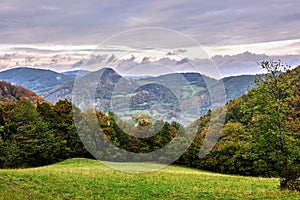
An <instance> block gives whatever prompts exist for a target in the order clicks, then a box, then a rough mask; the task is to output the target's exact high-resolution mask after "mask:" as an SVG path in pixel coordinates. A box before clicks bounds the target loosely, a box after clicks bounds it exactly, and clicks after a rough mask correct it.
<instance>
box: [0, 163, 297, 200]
mask: <svg viewBox="0 0 300 200" xmlns="http://www.w3.org/2000/svg"><path fill="white" fill-rule="evenodd" d="M130 165H131V166H132V167H136V168H137V169H139V168H144V167H151V165H152V164H138V163H130ZM278 184H279V180H278V179H275V178H254V177H242V176H231V175H221V174H216V173H210V172H205V171H199V170H194V169H189V168H183V167H177V166H168V167H166V168H164V169H162V170H160V171H156V172H149V173H134V174H133V173H125V172H121V171H116V170H113V169H111V168H108V167H106V166H105V165H103V164H102V163H100V162H99V161H96V160H89V159H80V158H78V159H70V160H66V161H64V162H61V163H58V164H54V165H50V166H45V167H39V168H30V169H10V170H0V199H3V200H9V199H12V200H15V199H22V200H23V199H31V200H33V199H44V200H45V199H299V198H300V193H297V192H280V191H279V190H278Z"/></svg>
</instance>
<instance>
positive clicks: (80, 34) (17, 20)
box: [0, 0, 300, 46]
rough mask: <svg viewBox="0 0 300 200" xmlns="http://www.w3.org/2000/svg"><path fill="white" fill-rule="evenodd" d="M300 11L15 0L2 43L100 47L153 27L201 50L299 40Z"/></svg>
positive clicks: (5, 5) (6, 6)
mask: <svg viewBox="0 0 300 200" xmlns="http://www.w3.org/2000/svg"><path fill="white" fill-rule="evenodd" d="M299 7H300V2H299V1H298V0H286V1H275V0H266V1H259V0H253V1H245V0H241V1H236V0H228V1H204V0H202V1H201V0H200V1H198V0H192V1H188V2H183V1H173V0H167V1H158V0H154V1H138V0H132V1H120V0H112V1H97V0H87V1H81V0H65V1H59V0H53V1H45V0H27V1H22V0H11V1H4V2H1V8H0V30H1V31H0V43H2V44H4V43H67V44H86V43H100V42H102V41H103V40H105V39H106V38H108V37H110V36H111V35H114V34H117V33H119V32H121V31H125V30H128V29H132V28H140V27H149V26H151V27H163V28H170V29H174V30H177V31H181V32H183V33H184V34H186V35H189V36H191V37H193V38H195V39H196V40H197V41H198V42H199V43H201V44H202V45H214V46H216V45H233V44H246V43H257V42H266V41H277V40H290V39H298V38H300V31H299V29H300V26H299V25H300V22H299V16H300V11H299V9H298V8H299ZM161 41H163V40H161ZM172 42H174V41H172Z"/></svg>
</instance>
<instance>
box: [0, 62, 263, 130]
mask: <svg viewBox="0 0 300 200" xmlns="http://www.w3.org/2000/svg"><path fill="white" fill-rule="evenodd" d="M257 76H258V75H242V76H231V77H226V78H223V79H220V80H216V79H214V78H211V77H208V76H205V75H201V74H199V73H193V72H188V73H176V74H175V73H174V74H166V75H161V76H156V77H150V76H139V77H137V76H134V77H133V76H131V77H123V76H121V75H120V74H119V73H117V72H116V71H114V70H113V69H111V68H102V69H100V70H98V71H95V72H89V71H84V70H77V71H68V72H64V73H58V72H54V71H51V70H43V69H33V68H24V67H22V68H14V69H10V70H7V71H3V72H0V80H4V81H7V82H10V83H12V84H14V85H18V86H22V87H25V88H28V89H30V90H33V91H34V92H36V93H37V94H39V95H41V96H43V97H45V99H47V100H48V101H50V102H52V103H55V102H56V101H58V100H59V99H69V100H73V102H74V103H75V104H76V105H77V106H79V107H80V108H82V109H85V108H88V107H96V108H97V109H99V110H101V111H104V112H108V111H109V110H113V111H114V112H116V113H117V114H118V115H121V116H122V117H125V118H127V119H129V118H130V117H132V116H133V115H135V114H138V113H141V112H143V113H146V114H149V115H152V116H155V118H160V119H164V120H167V121H170V120H172V119H175V120H179V121H181V122H182V119H181V120H180V118H182V117H183V116H182V115H184V117H183V118H185V119H189V118H190V119H191V120H192V119H194V118H195V117H196V116H197V117H198V116H201V115H204V114H205V113H206V112H207V111H208V109H210V108H211V104H212V103H213V101H216V99H218V100H217V101H219V100H221V99H222V98H223V99H224V102H227V101H230V100H232V99H235V98H237V97H239V96H241V95H243V94H245V93H246V92H247V91H248V90H250V89H251V88H253V87H254V86H255V83H254V79H255V78H256V77H257ZM76 77H77V78H76ZM74 87H75V92H74ZM221 90H224V92H223V94H222V91H221ZM212 92H214V93H216V94H217V95H216V97H215V98H216V99H215V100H213V99H211V93H212ZM72 96H73V97H74V96H75V98H76V99H74V98H73V99H72ZM188 122H189V121H188ZM188 122H182V123H184V124H186V123H188Z"/></svg>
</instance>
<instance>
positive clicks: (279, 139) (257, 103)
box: [181, 62, 300, 189]
mask: <svg viewBox="0 0 300 200" xmlns="http://www.w3.org/2000/svg"><path fill="white" fill-rule="evenodd" d="M262 65H263V66H264V67H265V69H267V70H268V71H269V73H268V74H266V75H265V77H264V78H261V79H260V80H258V81H257V83H258V87H256V88H254V89H252V90H250V91H249V92H248V93H247V94H246V95H243V96H242V97H240V98H237V99H235V100H232V101H230V102H229V103H227V105H226V108H225V109H226V117H225V125H224V127H223V128H222V131H221V135H220V138H219V141H218V143H217V144H216V145H215V146H214V148H213V149H212V151H210V153H209V154H208V155H207V156H206V157H204V158H203V159H200V158H198V159H195V158H197V157H198V155H199V151H200V149H201V145H202V143H203V138H205V137H206V136H208V138H209V137H211V136H210V135H209V134H211V133H209V126H210V120H211V119H212V117H211V116H212V113H208V114H207V115H205V116H203V117H201V118H200V119H199V120H198V121H197V124H194V126H195V125H198V126H199V127H198V130H199V131H198V134H197V136H196V138H195V140H194V142H193V144H192V145H191V147H190V148H189V150H188V151H187V152H186V153H185V155H184V156H182V159H181V160H182V162H183V164H184V165H188V166H191V167H196V168H202V169H208V170H212V171H216V172H221V173H229V174H240V175H251V176H279V177H281V178H282V180H281V181H282V182H281V183H282V184H281V187H282V188H286V187H290V186H289V185H292V184H291V182H287V180H289V181H295V182H297V179H299V178H300V120H299V119H300V82H299V80H300V66H298V67H297V68H295V69H293V70H287V72H286V73H280V71H279V68H282V67H283V65H282V64H281V63H280V62H274V63H271V64H270V63H268V62H265V63H263V64H262ZM284 70H285V69H284ZM219 111H220V110H217V111H216V112H219ZM216 116H217V115H214V117H216ZM215 121H218V120H215ZM221 121H222V120H221ZM215 125H217V124H215ZM294 185H295V184H294ZM297 187H298V186H297ZM289 189H290V188H289ZM292 189H295V188H292ZM298 189H300V185H299V188H298Z"/></svg>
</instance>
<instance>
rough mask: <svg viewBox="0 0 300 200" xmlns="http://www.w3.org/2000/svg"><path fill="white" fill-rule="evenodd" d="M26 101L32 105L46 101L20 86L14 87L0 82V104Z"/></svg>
mask: <svg viewBox="0 0 300 200" xmlns="http://www.w3.org/2000/svg"><path fill="white" fill-rule="evenodd" d="M22 99H27V100H29V101H31V102H32V103H34V104H36V103H37V102H40V103H41V102H46V100H45V99H44V98H43V97H41V96H39V95H37V94H36V93H35V92H33V91H31V90H28V89H26V88H23V87H21V86H15V85H12V84H11V83H8V82H5V81H0V101H2V102H8V101H10V102H16V101H18V100H22Z"/></svg>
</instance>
